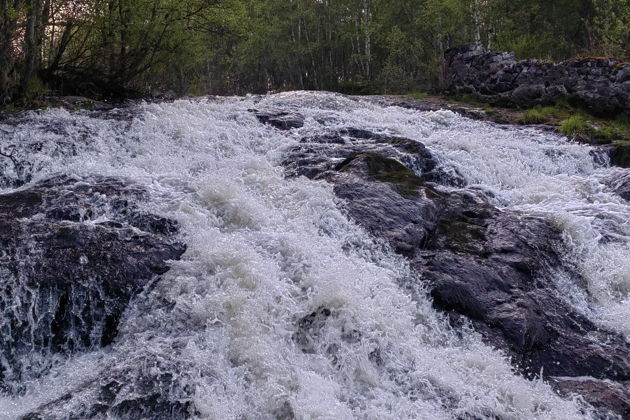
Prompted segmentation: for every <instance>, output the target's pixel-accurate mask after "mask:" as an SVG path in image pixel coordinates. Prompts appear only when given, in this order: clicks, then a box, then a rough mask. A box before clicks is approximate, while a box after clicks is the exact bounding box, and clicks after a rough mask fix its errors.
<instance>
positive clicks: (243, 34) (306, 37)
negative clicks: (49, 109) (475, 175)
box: [0, 0, 630, 122]
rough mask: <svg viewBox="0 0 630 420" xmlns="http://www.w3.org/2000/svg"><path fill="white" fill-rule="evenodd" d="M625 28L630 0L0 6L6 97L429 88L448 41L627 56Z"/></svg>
mask: <svg viewBox="0 0 630 420" xmlns="http://www.w3.org/2000/svg"><path fill="white" fill-rule="evenodd" d="M9 3H11V5H9ZM29 4H39V9H38V8H37V7H35V9H33V8H30V7H28V5H29ZM47 6H49V8H48V9H46V7H47ZM3 8H4V9H3ZM45 9H46V10H47V13H43V12H44V11H45ZM34 12H40V13H34ZM29 19H35V20H36V22H35V24H36V25H35V26H36V27H37V28H39V30H37V31H35V32H33V33H31V34H30V35H29V36H27V35H26V32H25V31H24V27H25V22H27V21H29ZM629 27H630V0H493V1H487V0H397V1H395V2H392V1H390V0H387V1H386V0H103V1H95V0H40V1H39V3H38V2H37V1H34V3H33V2H32V1H29V2H27V1H26V0H15V1H12V2H6V1H4V2H2V1H0V103H5V102H7V101H8V100H10V99H16V96H17V95H23V96H36V95H38V94H41V93H46V92H47V91H49V90H51V91H52V93H62V94H63V93H66V94H80V95H91V96H95V97H99V96H116V95H123V96H125V95H130V94H132V93H134V92H136V93H143V92H166V91H174V92H175V93H176V94H186V93H192V94H204V93H219V94H228V93H246V92H267V91H277V90H286V89H328V90H338V91H342V92H346V93H398V94H400V93H407V92H414V91H426V92H435V91H436V90H440V89H441V87H443V84H444V82H443V80H442V66H443V64H444V63H443V57H444V52H445V51H446V50H447V49H449V48H451V47H454V46H458V45H462V44H468V43H472V42H479V43H481V44H482V45H484V46H486V47H489V48H492V49H498V50H513V51H515V52H516V53H517V55H518V56H519V57H523V58H525V57H536V58H543V59H552V60H560V59H565V58H569V57H572V56H576V55H580V54H581V55H615V56H619V57H622V58H629V59H630V31H629V30H628V28H629ZM27 38H28V39H27ZM34 76H37V77H38V78H39V79H37V78H35V79H33V77H34ZM33 80H34V81H35V82H33ZM37 80H39V81H40V82H41V83H40V84H39V85H36V86H33V85H32V83H36V84H37V83H39V82H38V81H37ZM475 102H476V101H475ZM479 106H482V105H479ZM486 108H487V107H486ZM545 112H546V111H545V110H535V111H531V112H530V113H528V114H527V115H525V116H524V117H523V118H524V121H525V122H527V121H532V122H533V121H544V119H545V118H546V115H544V114H545ZM541 113H542V115H541ZM552 117H553V118H558V116H556V115H553V116H552Z"/></svg>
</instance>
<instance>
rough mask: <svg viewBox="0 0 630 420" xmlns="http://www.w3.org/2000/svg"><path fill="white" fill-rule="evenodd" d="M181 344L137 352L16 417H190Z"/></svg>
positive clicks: (73, 419)
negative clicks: (159, 351)
mask: <svg viewBox="0 0 630 420" xmlns="http://www.w3.org/2000/svg"><path fill="white" fill-rule="evenodd" d="M182 347H183V345H182V344H181V343H180V344H179V345H177V344H174V345H172V346H170V348H165V349H161V350H164V352H163V353H161V354H157V353H150V354H141V355H139V356H135V357H133V358H130V359H128V360H125V361H121V362H118V363H117V364H115V365H113V366H107V367H106V368H104V369H103V370H101V371H100V372H98V373H97V375H96V378H95V379H91V380H87V381H85V382H84V383H81V384H80V385H78V386H77V387H76V388H74V389H72V390H71V391H70V392H69V393H66V394H64V395H62V396H60V397H59V398H56V399H54V400H52V401H50V402H48V403H46V404H43V405H42V406H40V407H38V408H37V409H36V410H33V411H32V412H30V413H28V414H26V415H24V416H22V417H21V418H20V420H57V419H59V418H64V419H67V420H86V419H94V420H97V419H111V418H116V419H146V420H162V419H169V420H183V419H188V418H191V417H193V416H194V415H195V409H194V404H193V401H192V398H193V389H192V388H191V386H190V385H189V384H188V382H189V381H190V378H189V376H188V375H189V373H190V372H191V369H190V367H189V366H187V365H185V364H184V363H183V362H182V361H180V360H179V359H180V358H181V348H182Z"/></svg>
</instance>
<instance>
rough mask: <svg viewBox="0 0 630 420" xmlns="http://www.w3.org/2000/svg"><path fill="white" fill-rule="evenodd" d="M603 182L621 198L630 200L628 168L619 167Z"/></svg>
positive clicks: (629, 172)
mask: <svg viewBox="0 0 630 420" xmlns="http://www.w3.org/2000/svg"><path fill="white" fill-rule="evenodd" d="M604 183H605V184H606V185H608V186H609V187H610V189H611V190H612V191H614V192H615V193H617V194H618V195H619V196H620V197H621V198H623V199H624V200H628V201H630V170H628V169H619V170H618V171H616V172H615V173H614V174H613V175H612V176H611V177H609V178H608V179H605V180H604Z"/></svg>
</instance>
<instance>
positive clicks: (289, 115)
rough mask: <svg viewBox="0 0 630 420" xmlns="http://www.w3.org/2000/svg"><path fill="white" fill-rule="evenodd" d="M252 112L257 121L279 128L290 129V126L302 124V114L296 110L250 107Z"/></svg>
mask: <svg viewBox="0 0 630 420" xmlns="http://www.w3.org/2000/svg"><path fill="white" fill-rule="evenodd" d="M250 111H251V112H253V113H254V115H255V116H256V118H258V121H260V122H261V123H263V124H269V125H271V126H273V127H276V128H279V129H280V130H290V129H292V128H300V127H302V126H303V125H304V116H303V115H302V114H299V113H297V112H286V111H277V110H263V111H259V110H256V109H250Z"/></svg>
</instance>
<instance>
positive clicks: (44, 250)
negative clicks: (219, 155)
mask: <svg viewBox="0 0 630 420" xmlns="http://www.w3.org/2000/svg"><path fill="white" fill-rule="evenodd" d="M145 196H146V193H145V192H144V190H142V189H141V188H139V187H138V186H134V185H130V184H127V183H126V182H124V181H123V180H120V179H116V178H106V177H89V178H76V177H69V176H58V177H53V178H49V179H46V180H44V181H41V182H39V183H36V184H34V185H32V186H31V187H29V188H26V189H23V190H19V191H15V192H11V193H7V194H2V195H0V249H2V251H0V280H1V282H2V285H3V287H2V289H0V314H1V317H0V338H1V340H2V342H3V343H5V344H6V345H3V346H2V347H1V348H0V356H1V358H0V386H2V387H4V388H5V389H8V390H11V389H13V390H15V389H17V388H19V383H20V381H22V380H25V379H28V378H31V377H36V376H37V375H38V374H40V373H41V372H43V371H45V370H46V369H47V368H48V365H47V364H46V363H47V362H42V360H49V358H43V357H41V355H45V354H47V353H69V352H77V351H86V350H90V349H94V348H98V347H102V346H106V345H108V344H110V343H111V342H112V341H113V340H114V338H115V337H116V334H117V327H118V322H119V320H120V317H121V316H122V314H123V312H124V311H125V309H126V307H127V305H128V304H129V302H130V300H131V299H132V298H133V297H134V296H135V295H136V294H137V293H138V292H140V291H141V290H142V289H143V288H144V287H145V286H146V285H147V284H149V283H150V282H151V281H152V280H153V279H155V278H156V277H157V276H159V275H160V274H163V273H165V272H166V271H167V270H168V269H169V266H168V264H167V261H168V260H173V259H178V258H179V257H180V256H181V254H182V253H183V252H184V250H185V246H184V244H182V243H180V242H177V241H176V240H174V239H172V238H170V236H171V234H173V233H174V232H175V231H176V229H177V226H176V223H175V222H174V221H173V220H169V219H166V218H163V217H159V216H156V215H152V214H147V213H144V212H142V211H141V210H139V208H138V207H137V204H135V203H136V202H137V201H138V200H140V199H141V198H143V197H145Z"/></svg>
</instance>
